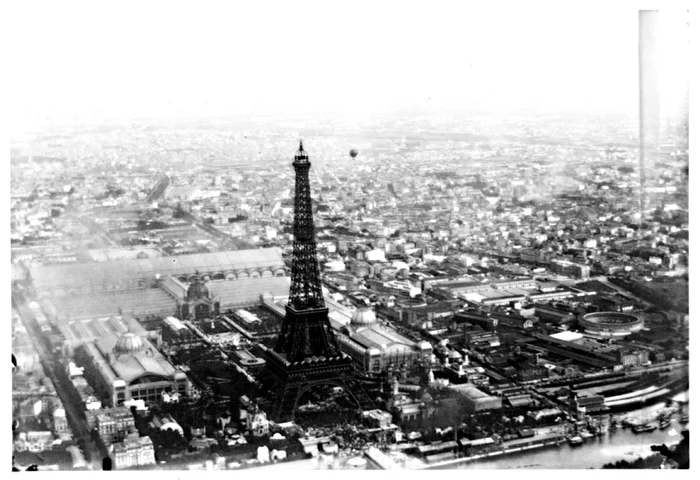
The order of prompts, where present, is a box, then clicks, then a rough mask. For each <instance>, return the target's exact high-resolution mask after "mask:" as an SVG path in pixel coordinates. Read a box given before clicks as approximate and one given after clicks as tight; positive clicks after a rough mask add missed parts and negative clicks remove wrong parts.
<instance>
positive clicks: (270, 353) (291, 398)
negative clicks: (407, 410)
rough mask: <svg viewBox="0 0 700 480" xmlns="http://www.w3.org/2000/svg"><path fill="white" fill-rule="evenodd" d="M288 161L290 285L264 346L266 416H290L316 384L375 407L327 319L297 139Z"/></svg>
mask: <svg viewBox="0 0 700 480" xmlns="http://www.w3.org/2000/svg"><path fill="white" fill-rule="evenodd" d="M292 165H293V166H294V170H295V172H296V187H295V194H294V244H293V250H292V277H291V286H290V289H289V301H288V303H287V306H286V315H285V319H284V322H283V324H282V329H281V331H280V334H279V337H278V338H277V343H276V344H275V346H274V348H272V349H267V350H266V372H265V373H266V375H264V376H265V377H266V383H267V387H268V391H267V395H268V400H269V403H270V405H269V408H268V410H269V411H268V414H269V415H270V417H271V418H272V419H273V420H275V421H286V420H290V419H293V418H294V411H295V410H296V406H297V402H298V401H299V399H300V398H301V396H302V395H303V394H304V393H305V392H307V391H308V390H309V389H311V388H313V387H316V386H318V385H331V386H338V387H342V388H343V389H344V390H345V391H346V393H347V394H348V395H349V396H350V397H351V399H353V400H354V401H355V403H357V405H358V406H359V407H360V408H363V409H371V408H373V407H374V405H373V402H372V400H371V399H370V397H369V396H368V395H367V393H366V392H365V390H364V388H363V386H362V385H361V384H360V382H359V381H358V379H357V378H356V377H355V372H354V367H353V365H352V359H351V358H350V357H349V356H348V355H346V354H344V353H343V352H342V351H341V349H340V346H339V345H338V342H337V340H336V338H335V335H334V334H333V330H332V328H331V325H330V322H329V320H328V308H327V307H326V305H325V302H324V301H323V293H322V290H321V280H320V275H319V268H318V258H317V255H316V235H315V228H314V220H313V214H312V209H311V188H310V185H309V170H310V168H311V163H309V157H308V155H307V154H306V152H305V151H304V146H303V144H302V143H301V142H300V143H299V151H298V152H297V153H296V155H295V156H294V162H293V163H292Z"/></svg>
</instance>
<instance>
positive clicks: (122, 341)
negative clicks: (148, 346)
mask: <svg viewBox="0 0 700 480" xmlns="http://www.w3.org/2000/svg"><path fill="white" fill-rule="evenodd" d="M142 349H143V340H141V337H139V336H138V335H136V334H135V333H133V332H126V333H125V334H124V335H122V336H121V337H119V340H117V344H116V345H115V346H114V352H115V353H117V354H126V355H128V354H131V353H136V352H140V351H141V350H142Z"/></svg>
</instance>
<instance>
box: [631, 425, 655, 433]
mask: <svg viewBox="0 0 700 480" xmlns="http://www.w3.org/2000/svg"><path fill="white" fill-rule="evenodd" d="M654 430H656V425H652V424H651V423H643V424H641V425H635V426H634V427H632V431H633V432H634V433H645V432H653V431H654Z"/></svg>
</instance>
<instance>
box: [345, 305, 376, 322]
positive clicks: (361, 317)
mask: <svg viewBox="0 0 700 480" xmlns="http://www.w3.org/2000/svg"><path fill="white" fill-rule="evenodd" d="M350 323H351V324H352V325H357V326H369V325H373V324H375V323H377V316H376V315H375V314H374V312H373V311H372V309H371V308H370V307H363V308H359V309H358V310H357V311H356V312H355V313H354V314H353V315H352V318H351V319H350Z"/></svg>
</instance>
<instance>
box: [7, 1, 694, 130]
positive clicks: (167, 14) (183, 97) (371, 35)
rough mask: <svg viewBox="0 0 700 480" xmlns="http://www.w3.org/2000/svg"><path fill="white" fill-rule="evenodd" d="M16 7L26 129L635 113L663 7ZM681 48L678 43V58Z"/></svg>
mask: <svg viewBox="0 0 700 480" xmlns="http://www.w3.org/2000/svg"><path fill="white" fill-rule="evenodd" d="M14 3H15V5H14V6H9V7H5V11H6V12H7V15H6V19H5V20H6V22H7V23H8V24H9V25H8V27H9V29H8V31H7V33H8V37H9V40H8V42H9V43H8V45H10V48H9V62H7V63H6V66H7V67H8V68H6V69H5V76H6V77H8V83H9V89H8V91H9V92H11V97H10V115H11V118H12V125H13V126H14V127H15V128H18V127H19V126H22V125H31V124H35V123H37V122H43V121H46V120H47V119H48V120H49V121H51V122H60V121H61V119H62V118H72V117H78V118H80V119H83V120H90V119H91V118H95V119H99V118H102V117H120V118H128V117H132V116H142V115H155V116H166V117H167V116H172V115H208V114H228V113H235V112H240V111H259V112H263V113H285V112H290V111H297V112H303V113H305V112H318V111H327V112H334V113H341V114H342V113H350V114H352V113H365V112H370V113H371V112H375V111H384V110H386V109H389V108H392V107H395V106H421V107H426V106H432V107H435V108H436V109H441V108H445V107H449V108H450V109H453V110H468V109H471V108H474V107H477V108H488V109H495V110H503V109H522V108H528V107H532V106H538V107H542V108H550V107H555V106H556V107H560V108H573V109H593V110H608V111H617V110H627V111H630V112H634V111H635V109H636V108H637V85H638V79H637V10H638V9H639V8H640V7H642V8H645V7H647V8H648V7H649V6H652V7H653V6H655V5H656V6H659V5H660V4H659V3H658V2H656V3H655V4H654V3H651V2H607V3H610V4H615V6H610V5H606V3H604V2H598V3H597V2H590V1H589V2H580V3H577V2H573V3H572V2H563V3H565V4H566V5H567V7H566V8H562V7H558V6H557V3H549V2H548V3H544V2H529V1H524V2H521V3H511V2H507V3H498V2H479V3H478V4H477V3H475V2H466V1H461V2H439V1H438V2H435V1H431V2H420V3H418V2H380V1H368V2H363V1H357V0H353V1H345V2H310V1H309V2H304V1H293V2H292V1H290V2H264V1H249V2H240V3H234V2H203V1H197V2H187V3H184V2H145V1H138V2H128V1H119V2H116V1H115V2H84V3H76V2H67V1H60V2H41V3H36V2H30V1H23V2H14ZM665 3H667V2H665ZM671 3H673V2H671ZM481 4H483V5H481ZM484 5H488V6H484ZM676 5H678V3H676ZM681 5H682V4H681ZM664 35H665V37H668V38H669V39H673V38H675V37H678V35H679V34H678V29H677V28H675V29H673V28H671V29H668V28H667V29H666V30H665V31H664ZM681 57H682V53H679V50H678V49H677V48H674V49H673V50H672V52H671V53H670V54H667V55H665V56H664V59H665V60H664V61H666V62H671V61H672V60H676V61H677V60H678V58H681ZM664 71H668V69H665V70H664ZM667 76H668V78H671V79H674V78H675V79H677V78H678V75H675V74H674V75H667ZM672 90H673V91H674V92H677V90H678V89H677V88H673V89H672Z"/></svg>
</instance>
